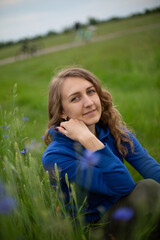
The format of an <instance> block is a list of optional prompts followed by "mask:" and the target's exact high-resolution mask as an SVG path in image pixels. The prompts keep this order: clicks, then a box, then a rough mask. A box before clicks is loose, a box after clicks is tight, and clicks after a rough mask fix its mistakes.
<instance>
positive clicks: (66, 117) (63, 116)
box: [60, 112, 69, 121]
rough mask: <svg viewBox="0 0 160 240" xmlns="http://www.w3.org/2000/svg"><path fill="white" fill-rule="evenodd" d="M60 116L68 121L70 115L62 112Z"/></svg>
mask: <svg viewBox="0 0 160 240" xmlns="http://www.w3.org/2000/svg"><path fill="white" fill-rule="evenodd" d="M60 118H61V119H62V121H68V120H69V117H68V116H67V115H66V114H65V113H64V112H62V114H61V115H60Z"/></svg>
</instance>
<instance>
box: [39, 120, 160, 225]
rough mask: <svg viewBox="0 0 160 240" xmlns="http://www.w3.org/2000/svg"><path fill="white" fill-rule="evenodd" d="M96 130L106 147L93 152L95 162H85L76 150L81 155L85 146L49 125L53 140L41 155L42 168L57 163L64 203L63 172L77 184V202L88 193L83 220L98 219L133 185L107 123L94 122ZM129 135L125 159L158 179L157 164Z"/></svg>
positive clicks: (67, 199)
mask: <svg viewBox="0 0 160 240" xmlns="http://www.w3.org/2000/svg"><path fill="white" fill-rule="evenodd" d="M96 131H97V133H98V136H99V140H100V141H101V142H102V143H103V144H104V145H105V147H104V148H103V149H100V150H97V151H95V152H94V156H95V158H96V157H97V159H98V161H97V162H96V163H95V164H94V165H93V164H91V163H90V162H86V163H85V165H84V164H83V163H84V160H83V161H82V157H81V156H80V153H79V149H81V153H82V155H83V152H84V150H85V149H84V147H82V146H81V145H80V144H79V143H78V142H75V141H73V140H72V139H70V138H68V137H66V136H64V135H63V134H61V133H60V132H57V131H55V130H54V129H53V128H51V129H49V134H51V136H52V139H53V141H52V142H51V143H50V144H49V146H48V147H47V149H46V150H45V152H44V154H43V156H42V164H43V166H44V169H45V170H48V171H49V173H51V172H52V170H54V165H55V163H56V164H57V166H58V169H59V170H60V177H61V183H62V191H63V192H64V193H65V196H66V203H68V202H69V192H68V187H67V185H66V182H65V174H66V173H67V174H68V179H69V182H75V183H76V184H77V186H78V187H79V188H78V189H79V190H78V193H77V194H78V196H77V199H78V200H79V204H81V203H82V202H83V200H84V196H85V195H87V204H85V206H84V208H85V209H84V211H85V220H86V222H96V221H98V220H99V219H100V218H101V216H102V214H104V213H105V212H106V211H107V209H109V208H110V207H111V206H112V205H113V204H114V203H115V202H116V201H117V200H118V199H119V198H120V197H122V196H125V195H128V194H129V193H130V192H131V191H132V190H133V189H134V187H135V183H134V181H133V179H132V177H131V175H130V173H129V171H128V169H127V168H126V166H125V165H124V163H123V157H122V155H121V154H120V153H119V152H118V149H117V147H116V145H115V140H114V138H113V136H112V135H111V133H110V131H109V129H108V127H105V128H101V127H100V126H99V125H98V124H96ZM129 135H130V137H131V140H132V141H133V144H134V152H133V153H132V151H131V149H130V146H129V144H128V143H125V144H126V147H127V148H128V154H127V156H126V158H125V159H126V161H128V162H129V163H130V164H131V165H132V166H133V167H134V168H135V169H136V170H137V171H138V172H139V173H140V174H141V175H142V176H143V177H144V178H151V179H154V180H156V181H157V182H159V183H160V165H159V164H158V163H157V162H156V160H154V159H153V158H152V157H151V156H150V155H149V154H148V153H147V151H146V150H145V149H144V148H143V147H142V146H141V145H140V143H139V142H138V141H137V139H136V138H135V137H134V136H133V134H131V133H130V132H129Z"/></svg>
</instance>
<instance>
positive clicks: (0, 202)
mask: <svg viewBox="0 0 160 240" xmlns="http://www.w3.org/2000/svg"><path fill="white" fill-rule="evenodd" d="M14 207H15V201H14V199H13V198H11V197H8V196H4V197H3V198H2V199H0V213H1V214H9V213H11V212H12V211H13V209H14Z"/></svg>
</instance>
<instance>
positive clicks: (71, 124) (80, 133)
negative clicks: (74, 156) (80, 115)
mask: <svg viewBox="0 0 160 240" xmlns="http://www.w3.org/2000/svg"><path fill="white" fill-rule="evenodd" d="M57 129H58V131H59V132H61V133H62V134H64V135H65V136H67V137H69V138H70V139H72V140H75V141H78V142H79V143H81V144H82V146H84V148H85V149H87V150H90V151H92V152H94V151H96V150H99V149H102V148H104V144H103V143H102V142H101V141H100V140H99V139H98V138H97V137H96V136H95V135H94V134H93V133H92V132H91V131H90V130H89V128H88V127H87V126H86V125H85V123H84V122H82V121H79V120H77V119H70V120H69V121H66V122H62V123H61V124H60V127H57Z"/></svg>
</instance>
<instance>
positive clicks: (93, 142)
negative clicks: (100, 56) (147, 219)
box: [42, 67, 160, 239]
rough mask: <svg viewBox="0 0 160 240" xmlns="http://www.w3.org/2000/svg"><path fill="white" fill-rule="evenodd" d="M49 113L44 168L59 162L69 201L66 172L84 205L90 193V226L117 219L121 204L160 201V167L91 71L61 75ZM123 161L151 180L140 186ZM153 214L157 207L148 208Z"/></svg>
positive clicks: (87, 207) (54, 84) (87, 210)
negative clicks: (149, 200) (145, 200)
mask: <svg viewBox="0 0 160 240" xmlns="http://www.w3.org/2000/svg"><path fill="white" fill-rule="evenodd" d="M48 114H49V123H48V129H47V131H46V134H45V143H46V144H47V146H48V147H47V149H46V150H45V152H44V154H43V156H42V163H43V166H44V168H45V169H46V170H48V171H49V172H50V173H51V172H52V171H53V170H54V164H55V163H56V164H57V166H58V168H59V169H60V177H61V183H62V190H63V192H64V193H65V196H66V203H69V189H68V187H67V185H66V182H65V174H66V173H67V174H68V178H69V181H70V182H75V183H76V184H77V186H79V187H80V189H81V192H80V196H79V197H78V199H81V200H82V201H83V200H84V199H83V197H82V196H83V193H84V192H85V194H87V204H86V205H85V206H84V212H85V222H86V224H95V223H97V222H99V221H100V220H101V219H102V216H103V215H105V213H106V215H107V216H112V214H111V212H113V211H112V209H114V211H115V208H116V207H119V206H132V207H134V209H136V208H137V205H138V204H139V201H138V199H139V198H140V197H141V195H142V194H143V196H144V199H148V198H149V196H150V198H151V197H153V198H154V199H158V197H159V195H160V185H159V183H160V165H159V164H158V162H157V161H156V160H155V159H153V158H152V157H151V156H150V155H149V154H148V152H147V151H146V150H145V149H144V148H143V147H142V146H141V144H140V143H139V142H138V140H137V139H136V138H135V137H134V135H133V134H132V133H131V132H130V131H129V130H128V129H127V126H126V124H125V123H124V122H123V121H122V118H121V115H120V113H119V112H118V110H117V109H115V107H114V105H113V102H112V97H111V94H110V93H109V92H108V91H106V90H104V89H102V88H101V84H100V81H99V80H98V79H97V77H96V76H94V75H93V74H92V73H91V72H89V71H87V70H85V69H83V68H77V67H76V68H74V67H73V68H67V69H64V70H62V71H61V72H59V73H58V75H57V76H56V77H54V78H53V79H52V81H51V84H50V89H49V101H48ZM77 146H78V147H77ZM80 149H81V150H80ZM86 150H88V155H87V154H86ZM123 159H125V160H126V161H127V162H129V163H130V164H131V165H132V166H133V167H134V168H135V169H136V170H137V171H138V172H139V173H140V174H141V175H142V176H143V178H145V180H142V181H140V182H138V183H135V182H134V181H133V179H132V177H131V175H130V173H129V171H128V169H127V168H126V166H125V165H124V163H123ZM151 192H152V196H151V194H150V193H151ZM147 201H148V200H147ZM102 209H103V210H102ZM151 210H153V206H151V204H149V205H147V211H151ZM135 212H136V210H135ZM133 217H135V216H133ZM111 218H112V217H111ZM111 218H110V219H111ZM110 222H112V221H111V220H110ZM110 226H111V227H110ZM112 226H113V225H112V224H108V225H107V224H106V229H109V233H107V234H108V235H109V236H115V233H113V229H112ZM127 229H129V228H127ZM127 229H126V232H127ZM117 234H118V232H117ZM126 239H127V233H126ZM128 239H129V238H128Z"/></svg>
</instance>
